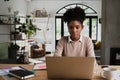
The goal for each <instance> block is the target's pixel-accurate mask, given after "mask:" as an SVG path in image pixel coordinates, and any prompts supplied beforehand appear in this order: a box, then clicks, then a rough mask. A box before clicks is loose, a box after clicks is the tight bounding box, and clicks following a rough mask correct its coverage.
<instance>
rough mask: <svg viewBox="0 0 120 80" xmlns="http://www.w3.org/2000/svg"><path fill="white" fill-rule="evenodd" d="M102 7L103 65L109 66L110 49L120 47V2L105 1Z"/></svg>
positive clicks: (118, 0)
mask: <svg viewBox="0 0 120 80" xmlns="http://www.w3.org/2000/svg"><path fill="white" fill-rule="evenodd" d="M102 6H103V7H102V63H103V64H109V61H110V48H111V47H120V33H119V32H120V10H119V6H120V0H115V1H113V0H103V1H102Z"/></svg>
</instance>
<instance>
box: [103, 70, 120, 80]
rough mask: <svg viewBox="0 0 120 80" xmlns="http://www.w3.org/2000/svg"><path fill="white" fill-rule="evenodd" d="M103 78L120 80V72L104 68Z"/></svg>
mask: <svg viewBox="0 0 120 80" xmlns="http://www.w3.org/2000/svg"><path fill="white" fill-rule="evenodd" d="M101 76H102V77H103V78H106V79H108V80H120V70H117V69H110V68H103V70H102V72H101Z"/></svg>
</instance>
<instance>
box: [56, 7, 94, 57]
mask: <svg viewBox="0 0 120 80" xmlns="http://www.w3.org/2000/svg"><path fill="white" fill-rule="evenodd" d="M63 20H64V21H65V22H67V25H68V31H69V33H70V36H66V37H62V38H61V39H60V40H59V41H58V44H57V47H56V50H55V54H54V56H68V57H72V56H79V57H95V54H94V48H93V43H92V40H91V39H90V38H89V37H85V36H83V35H81V31H82V29H83V28H84V26H83V21H84V20H85V12H84V10H83V9H81V8H80V7H75V8H71V9H68V10H67V11H66V12H65V13H64V15H63Z"/></svg>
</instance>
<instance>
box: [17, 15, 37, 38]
mask: <svg viewBox="0 0 120 80" xmlns="http://www.w3.org/2000/svg"><path fill="white" fill-rule="evenodd" d="M17 30H18V31H19V32H21V33H25V34H26V36H27V37H28V38H29V37H30V36H31V35H33V34H35V33H36V30H37V28H36V26H35V25H34V24H33V23H32V19H30V16H26V22H25V23H21V25H20V26H19V27H18V28H17Z"/></svg>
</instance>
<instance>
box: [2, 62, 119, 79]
mask: <svg viewBox="0 0 120 80" xmlns="http://www.w3.org/2000/svg"><path fill="white" fill-rule="evenodd" d="M7 66H9V67H10V66H22V67H24V68H26V69H28V70H32V68H33V65H28V64H0V69H1V68H4V67H7ZM109 67H110V68H116V69H120V66H109ZM97 69H98V70H97V72H96V73H95V74H94V76H93V78H92V80H105V79H103V78H102V77H101V76H100V71H101V66H99V67H98V68H97ZM0 80H4V79H3V77H1V76H0ZM10 80H18V79H17V78H14V77H12V78H11V79H10ZM26 80H48V79H47V72H46V70H36V71H35V77H33V78H29V79H26ZM54 80H56V79H54ZM57 80H58V79H57ZM59 80H60V79H59Z"/></svg>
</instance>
